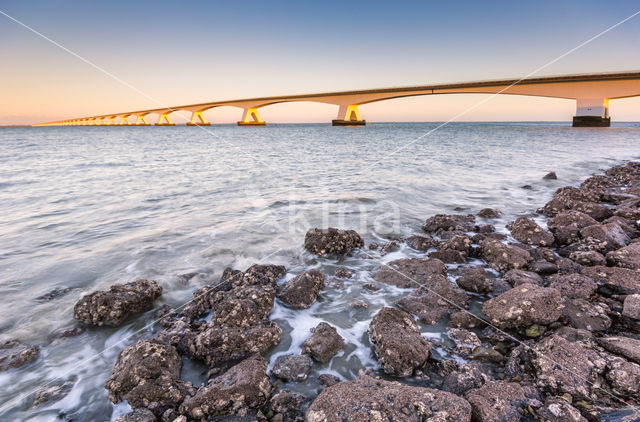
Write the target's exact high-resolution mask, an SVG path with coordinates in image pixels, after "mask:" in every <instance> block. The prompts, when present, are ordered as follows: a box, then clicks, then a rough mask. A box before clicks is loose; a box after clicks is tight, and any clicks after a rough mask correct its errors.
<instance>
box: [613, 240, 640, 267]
mask: <svg viewBox="0 0 640 422" xmlns="http://www.w3.org/2000/svg"><path fill="white" fill-rule="evenodd" d="M607 263H608V264H609V265H611V266H615V267H622V268H628V269H630V270H640V243H632V244H630V245H629V246H625V247H624V248H621V249H618V250H617V251H611V252H609V253H607Z"/></svg>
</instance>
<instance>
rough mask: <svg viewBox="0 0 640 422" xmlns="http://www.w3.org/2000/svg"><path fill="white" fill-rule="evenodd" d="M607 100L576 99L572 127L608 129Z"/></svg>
mask: <svg viewBox="0 0 640 422" xmlns="http://www.w3.org/2000/svg"><path fill="white" fill-rule="evenodd" d="M609 126H611V117H609V99H608V98H577V99H576V115H575V116H573V127H609Z"/></svg>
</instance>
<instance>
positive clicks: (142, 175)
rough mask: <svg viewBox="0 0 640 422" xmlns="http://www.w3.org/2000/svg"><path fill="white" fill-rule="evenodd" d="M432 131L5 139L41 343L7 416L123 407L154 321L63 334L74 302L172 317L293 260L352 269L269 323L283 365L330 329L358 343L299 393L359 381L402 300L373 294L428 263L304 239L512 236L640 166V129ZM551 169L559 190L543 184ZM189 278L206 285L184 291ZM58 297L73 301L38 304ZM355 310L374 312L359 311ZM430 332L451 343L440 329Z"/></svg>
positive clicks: (95, 417) (2, 398)
mask: <svg viewBox="0 0 640 422" xmlns="http://www.w3.org/2000/svg"><path fill="white" fill-rule="evenodd" d="M436 126H437V125H436V124H409V123H403V124H374V125H371V126H368V127H365V128H334V127H330V126H327V125H270V126H267V127H261V128H238V127H234V126H211V127H209V128H206V129H203V128H197V127H169V128H167V127H162V128H156V127H145V128H136V127H127V128H108V127H105V128H96V127H91V128H82V127H71V128H62V127H61V128H0V210H1V213H0V297H1V298H2V312H0V336H1V339H2V340H7V339H11V338H17V339H19V340H21V341H23V342H27V343H32V344H37V345H39V346H40V347H41V357H40V358H39V359H38V360H37V361H36V362H35V363H32V364H29V365H27V366H24V367H22V368H19V369H13V370H11V371H8V372H4V373H0V403H3V404H4V405H3V404H0V406H3V407H2V408H1V409H2V410H1V411H0V419H2V420H28V421H36V420H37V421H40V420H65V418H66V420H74V421H99V420H109V419H112V418H115V417H116V416H117V415H119V414H121V413H123V412H126V411H127V405H126V404H121V405H119V406H113V405H111V404H110V403H109V401H108V399H107V392H106V390H104V388H103V386H104V383H105V381H106V379H107V378H108V377H109V375H110V373H111V369H112V367H113V364H114V362H115V360H116V357H117V354H118V352H119V351H120V350H121V349H122V348H124V347H125V346H127V345H129V344H132V343H134V342H135V341H136V340H138V339H140V338H142V337H148V336H152V335H155V333H157V331H158V330H159V328H157V327H149V328H144V327H145V325H146V324H148V323H150V322H151V321H153V311H149V312H147V313H145V314H143V315H141V316H139V317H138V318H132V319H130V320H129V321H128V322H127V323H126V324H124V325H123V326H121V327H119V328H97V329H96V328H91V329H89V330H88V331H87V332H85V333H84V334H82V335H80V336H77V337H72V338H67V339H54V337H55V336H54V335H52V333H55V332H57V331H59V330H64V329H69V328H73V327H76V323H75V322H74V319H73V305H74V304H75V303H76V302H77V300H78V299H79V298H80V297H81V296H82V295H84V294H86V293H89V292H92V291H94V290H98V289H107V288H108V287H109V286H110V285H112V284H114V283H117V282H126V281H130V280H134V279H136V278H150V279H155V280H157V281H158V282H159V283H160V284H161V285H162V286H163V288H164V294H163V296H162V297H161V299H160V300H158V301H157V302H156V305H157V306H156V307H159V306H160V305H162V304H164V303H167V304H169V305H171V306H174V307H176V306H180V305H181V304H183V303H184V302H186V301H187V300H189V298H190V297H191V294H192V292H193V291H194V290H195V289H197V288H198V287H200V286H202V285H204V284H206V283H209V282H213V281H217V279H218V277H219V276H220V274H221V272H222V270H223V269H224V268H225V267H228V266H229V267H233V268H236V269H240V270H244V269H246V268H247V267H249V266H250V265H251V264H253V263H256V262H264V263H277V264H283V265H285V266H286V267H287V269H288V270H289V275H288V277H292V276H293V275H295V274H297V273H299V272H302V271H304V270H306V269H309V268H310V267H317V268H320V269H321V270H323V271H324V272H325V273H326V274H327V276H331V275H332V274H333V272H334V270H335V268H336V267H337V266H346V267H348V268H351V269H352V270H354V271H355V272H356V275H355V276H354V277H353V279H352V280H349V281H348V282H346V284H345V289H343V290H338V289H332V288H325V290H324V291H323V292H322V293H321V296H320V298H319V300H318V302H317V303H316V304H314V305H313V306H312V307H311V308H310V309H308V310H305V311H291V310H288V309H287V308H284V307H282V306H281V305H279V304H276V306H275V308H274V311H273V313H272V315H271V318H272V319H273V320H275V321H277V322H278V323H279V324H280V326H281V327H283V329H284V335H283V338H282V342H281V344H280V345H279V346H278V347H277V348H276V349H275V350H274V351H273V352H272V353H271V354H270V355H269V359H270V362H271V363H273V361H274V360H275V358H276V357H277V356H279V355H281V354H285V353H296V352H299V351H300V345H301V343H302V342H303V341H304V339H305V338H306V337H307V336H308V335H309V331H308V330H309V329H310V328H311V327H313V326H315V325H317V323H319V322H320V321H328V322H329V323H331V324H333V325H335V326H337V327H338V330H339V332H340V334H341V335H342V336H343V337H345V339H346V340H347V343H348V344H347V346H346V347H345V351H344V352H343V353H342V354H340V355H339V356H337V357H336V358H334V359H333V361H332V362H331V364H330V365H328V366H321V365H318V364H316V365H315V366H314V369H313V374H312V376H311V377H310V378H309V379H308V380H307V381H305V382H302V383H297V384H295V385H291V386H289V387H291V388H294V389H296V390H298V391H301V392H303V393H305V394H309V395H310V394H313V392H314V391H316V389H317V386H318V384H317V380H316V375H318V374H320V373H325V372H331V373H334V374H336V375H338V376H340V377H341V378H342V379H349V378H353V377H355V376H356V375H357V373H358V371H359V370H361V369H362V368H373V369H374V370H375V369H377V363H376V361H375V358H374V355H373V354H372V351H371V347H370V344H369V341H368V338H367V334H366V330H367V328H368V325H369V322H370V320H371V318H372V316H373V315H374V314H375V313H376V312H377V310H378V309H379V308H380V307H381V306H384V305H385V304H390V303H393V301H394V300H395V299H396V298H398V297H400V296H402V295H404V294H406V292H405V291H402V290H400V289H393V288H388V289H386V290H381V291H379V292H368V291H366V290H363V289H362V287H361V286H362V284H364V283H365V282H366V281H368V280H370V279H371V274H372V273H373V272H374V271H375V270H376V268H378V267H379V266H380V263H381V262H388V261H390V260H393V259H397V258H400V257H403V256H416V254H415V253H414V252H412V251H410V250H408V249H407V248H406V247H403V248H401V249H400V250H399V251H396V252H393V253H391V254H389V255H386V256H384V257H380V255H379V253H378V252H369V251H366V253H360V254H356V255H354V256H353V257H350V258H346V259H344V260H342V261H340V262H337V261H336V260H331V259H318V258H317V257H314V256H312V255H309V254H308V253H306V252H305V251H304V249H303V239H304V233H305V232H306V230H307V229H308V228H310V227H326V226H333V227H341V228H354V229H356V230H358V231H359V232H360V233H361V234H362V235H363V237H364V238H365V242H366V244H369V243H371V242H377V243H380V244H382V243H384V242H385V241H386V240H387V239H391V238H395V237H398V236H406V235H410V234H412V233H419V232H420V224H421V223H422V221H423V220H424V219H425V218H427V217H428V216H430V215H432V214H435V213H442V212H445V213H451V212H455V211H454V210H455V209H456V208H458V209H460V208H464V209H465V212H473V213H475V212H477V211H478V210H480V209H482V208H484V207H494V208H499V209H501V210H502V211H503V212H504V213H505V215H504V216H503V218H502V219H501V220H498V221H497V223H496V225H497V227H498V230H500V231H504V230H505V229H504V225H505V224H506V223H507V222H508V221H510V220H512V219H513V218H514V216H516V215H518V214H521V213H525V212H530V211H533V210H534V209H535V208H537V207H539V206H541V205H543V204H544V203H545V202H546V201H548V200H549V199H550V197H551V196H552V194H553V191H554V190H555V189H557V188H558V187H560V186H564V185H567V184H577V183H579V182H580V181H581V180H582V179H584V178H586V177H587V176H589V175H590V174H592V173H598V172H600V171H602V170H603V169H606V168H608V167H610V166H613V165H615V164H618V163H620V162H622V161H624V160H630V159H637V158H639V157H640V125H638V124H620V125H618V126H617V127H613V128H609V129H574V128H571V127H568V126H567V125H561V124H548V123H540V124H516V123H509V124H452V125H448V126H446V127H444V128H441V129H439V130H437V131H435V132H433V133H429V132H430V131H431V130H432V129H434V128H435V127H436ZM552 170H553V171H556V172H557V174H558V177H559V180H557V181H543V180H542V179H541V178H542V176H543V175H544V174H545V173H547V172H548V171H552ZM525 184H528V185H531V186H532V189H531V190H525V189H522V186H523V185H525ZM368 255H371V256H368ZM192 272H198V273H200V274H201V275H200V276H198V277H195V278H193V279H191V280H190V281H189V282H188V283H186V284H185V283H183V282H182V281H181V280H180V277H179V276H180V275H181V274H185V273H192ZM52 291H54V292H55V291H58V292H66V293H64V294H60V295H59V296H57V297H55V298H54V299H52V300H49V301H45V300H43V299H39V297H41V296H42V295H45V294H47V293H50V292H52ZM356 298H358V299H362V300H364V301H365V302H367V303H368V304H369V307H368V308H367V309H353V308H350V307H349V303H350V302H351V301H353V300H354V299H356ZM422 328H423V331H424V332H425V334H427V335H429V336H432V337H442V336H444V335H445V334H444V333H443V332H442V331H443V327H422ZM141 329H142V330H141ZM201 372H202V368H201V367H199V366H198V364H194V363H191V362H185V368H184V369H183V377H184V378H185V379H190V380H193V381H194V382H196V383H198V382H202V376H201ZM66 380H71V381H73V382H74V383H75V384H74V387H73V389H72V391H71V393H70V394H69V395H68V396H66V398H64V399H63V400H61V401H57V402H52V403H49V404H47V405H45V406H43V407H40V408H37V409H34V408H32V407H31V402H32V400H33V397H32V396H30V393H32V392H34V391H35V390H37V389H38V388H39V386H41V385H42V384H46V383H50V385H53V384H59V383H62V382H64V381H66ZM16 398H18V399H20V400H13V399H16ZM12 400H13V401H12ZM57 418H60V419H57Z"/></svg>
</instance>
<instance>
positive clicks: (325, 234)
mask: <svg viewBox="0 0 640 422" xmlns="http://www.w3.org/2000/svg"><path fill="white" fill-rule="evenodd" d="M363 246H364V240H362V237H360V235H359V234H358V233H357V232H356V231H355V230H339V229H335V228H328V229H325V230H322V229H309V231H308V232H307V234H306V235H305V237H304V248H305V249H306V250H308V251H309V252H311V253H314V254H316V255H346V254H348V253H350V252H351V251H352V250H354V249H356V248H361V247H363Z"/></svg>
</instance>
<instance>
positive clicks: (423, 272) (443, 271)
mask: <svg viewBox="0 0 640 422" xmlns="http://www.w3.org/2000/svg"><path fill="white" fill-rule="evenodd" d="M435 275H441V276H446V275H447V266H446V265H445V264H444V262H442V261H440V260H439V259H430V258H403V259H398V260H395V261H391V262H390V263H388V264H386V265H384V266H382V267H381V268H380V270H379V271H378V272H376V273H375V274H374V275H373V278H374V279H375V280H376V281H379V282H381V283H385V284H391V285H392V286H397V287H402V288H416V287H420V286H421V285H423V284H424V283H427V282H428V281H429V279H430V278H432V277H433V276H435Z"/></svg>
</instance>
